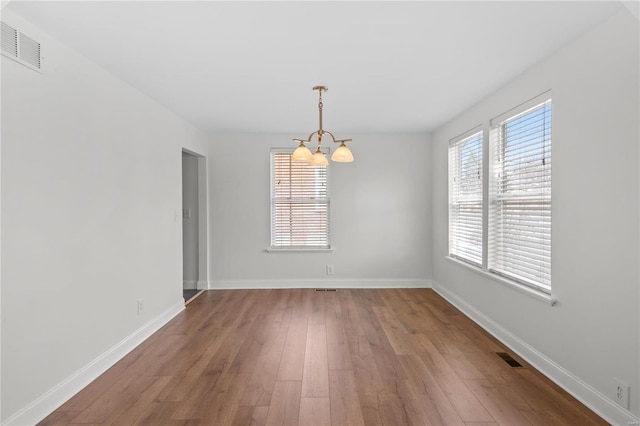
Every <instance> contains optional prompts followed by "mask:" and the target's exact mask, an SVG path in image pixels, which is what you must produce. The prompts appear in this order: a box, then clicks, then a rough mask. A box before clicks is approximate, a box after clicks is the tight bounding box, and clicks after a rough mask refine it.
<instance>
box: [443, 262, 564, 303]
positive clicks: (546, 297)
mask: <svg viewBox="0 0 640 426" xmlns="http://www.w3.org/2000/svg"><path fill="white" fill-rule="evenodd" d="M445 259H447V260H448V261H449V262H451V263H454V264H456V265H459V266H462V267H463V268H466V269H468V270H470V271H472V272H475V273H476V274H478V275H481V276H483V277H485V278H489V279H490V280H493V281H496V282H498V283H500V284H502V285H504V286H507V287H509V288H512V289H514V290H517V291H519V292H520V293H524V294H526V295H528V296H531V297H533V298H534V299H537V300H540V301H542V302H545V303H547V304H548V305H550V306H554V305H555V304H556V303H557V300H556V298H555V297H553V296H552V295H550V294H547V293H544V292H542V291H540V290H536V289H534V288H531V287H529V286H526V285H524V284H520V283H518V282H516V281H511V280H509V279H507V278H504V277H501V276H499V275H496V274H492V273H491V272H487V271H483V270H482V269H480V268H478V267H477V266H474V265H471V264H469V263H467V262H463V261H462V260H458V259H456V258H454V257H451V256H445Z"/></svg>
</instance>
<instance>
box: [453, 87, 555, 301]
mask: <svg viewBox="0 0 640 426" xmlns="http://www.w3.org/2000/svg"><path fill="white" fill-rule="evenodd" d="M548 101H549V102H551V105H552V108H553V96H552V92H551V90H547V91H545V92H543V93H540V94H539V95H537V96H534V97H533V98H531V99H529V100H527V101H525V102H523V103H521V104H520V105H517V106H515V107H513V108H510V109H509V110H507V111H505V112H503V113H501V114H499V115H497V116H495V117H493V118H491V119H486V120H484V121H483V122H482V124H480V125H477V126H475V127H473V128H471V129H469V130H467V131H466V132H464V133H461V134H460V135H458V136H456V137H454V138H452V139H450V140H449V142H448V145H447V164H448V162H449V147H450V145H451V143H452V142H454V141H460V140H463V139H465V138H468V137H469V136H471V135H474V134H476V133H478V132H482V140H483V148H482V155H483V162H482V163H483V169H482V173H483V180H482V185H483V188H482V194H483V195H482V205H483V213H482V217H483V226H482V232H483V236H482V241H483V249H482V265H479V264H477V263H475V262H471V261H469V260H467V259H464V258H460V257H457V256H455V255H451V253H450V246H449V238H448V236H449V232H450V226H451V223H449V212H447V221H448V224H447V254H446V255H445V256H444V257H445V259H446V260H447V261H449V262H451V263H452V264H455V265H458V266H462V267H464V268H466V269H469V270H471V271H473V272H475V273H477V274H479V275H481V276H483V277H485V278H489V279H491V280H492V281H495V282H498V283H500V284H502V285H505V286H507V287H510V288H513V289H515V290H517V291H519V292H521V293H524V294H526V295H529V296H532V297H534V298H535V299H537V300H540V301H543V302H545V303H548V304H549V305H550V306H554V305H555V304H556V303H557V299H556V298H555V297H554V295H553V287H551V289H550V290H549V289H546V288H544V287H539V286H537V285H535V284H534V283H528V282H521V281H519V280H517V279H513V278H511V277H508V276H505V275H502V274H500V273H499V272H496V271H493V270H491V268H490V264H489V251H490V250H491V247H490V246H489V238H490V235H489V234H490V232H491V229H490V228H489V226H490V224H489V214H490V211H489V210H490V203H491V199H490V197H491V193H490V185H493V183H492V179H493V178H492V174H491V173H492V171H493V167H494V165H493V159H492V158H491V149H493V147H492V144H493V143H494V141H493V140H492V137H493V134H492V132H493V129H494V127H496V126H498V125H499V124H501V123H503V122H504V121H506V120H508V119H510V118H512V117H515V116H518V115H519V114H523V113H525V112H526V111H527V110H529V109H532V108H534V107H536V106H538V105H540V104H543V103H545V102H548ZM552 120H553V117H552ZM551 145H552V148H551V149H552V150H553V134H552V136H551ZM551 173H552V174H553V170H552V171H551ZM450 179H451V177H450V176H449V169H448V168H447V189H448V192H447V194H448V200H449V199H450V198H449V197H450V194H449V189H450V185H451V182H450ZM551 185H552V186H553V182H552V183H551ZM550 200H551V201H552V196H551V197H550ZM447 208H449V205H448V206H447ZM551 209H553V204H551ZM551 226H553V224H551Z"/></svg>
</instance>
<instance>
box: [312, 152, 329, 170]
mask: <svg viewBox="0 0 640 426" xmlns="http://www.w3.org/2000/svg"><path fill="white" fill-rule="evenodd" d="M309 164H310V165H312V166H328V165H329V160H327V157H326V155H324V154H323V153H322V152H321V151H320V148H318V150H317V151H316V152H315V154H313V156H312V157H311V161H310V162H309Z"/></svg>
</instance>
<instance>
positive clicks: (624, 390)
mask: <svg viewBox="0 0 640 426" xmlns="http://www.w3.org/2000/svg"><path fill="white" fill-rule="evenodd" d="M613 385H614V388H613V389H614V392H613V400H614V401H615V402H617V403H618V404H619V405H621V406H622V407H623V408H626V409H627V410H628V409H629V385H627V384H625V383H622V382H621V381H620V380H618V379H615V378H614V379H613Z"/></svg>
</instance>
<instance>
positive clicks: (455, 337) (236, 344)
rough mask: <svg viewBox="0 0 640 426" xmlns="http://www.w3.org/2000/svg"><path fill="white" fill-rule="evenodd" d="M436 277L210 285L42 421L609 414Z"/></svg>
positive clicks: (465, 421)
mask: <svg viewBox="0 0 640 426" xmlns="http://www.w3.org/2000/svg"><path fill="white" fill-rule="evenodd" d="M496 352H507V353H510V351H509V350H508V349H507V348H506V347H504V346H503V345H502V344H500V343H499V342H497V341H496V340H495V339H494V338H492V337H491V336H490V335H488V334H487V333H485V332H484V331H483V330H482V329H481V328H480V327H478V326H477V325H476V324H475V323H473V322H472V321H471V320H469V319H468V318H467V317H465V316H464V315H463V314H461V313H460V312H459V311H457V310H456V309H455V308H454V307H453V306H451V305H450V304H449V303H447V302H446V301H445V300H444V299H442V298H441V297H440V296H438V295H437V294H436V293H435V292H433V291H432V290H428V289H388V290H386V289H385V290H338V291H337V292H324V291H323V292H316V291H314V290H311V289H291V290H233V291H208V292H205V293H204V294H202V295H201V296H200V297H198V298H197V299H195V300H194V301H193V302H192V303H191V304H190V305H189V306H188V308H187V310H186V311H184V312H183V313H181V314H180V315H179V316H177V317H176V318H175V319H173V320H172V321H171V322H170V323H169V324H167V325H166V326H165V327H163V328H162V329H161V330H160V331H158V332H157V333H156V334H154V335H153V336H152V337H151V338H149V339H148V340H147V341H145V342H144V343H142V344H141V345H140V346H139V347H137V348H136V349H135V350H134V351H133V352H131V353H130V354H129V355H127V356H126V357H125V358H123V359H122V360H121V361H120V362H118V363H117V364H116V365H115V366H113V367H112V368H111V369H109V370H108V371H107V372H106V373H104V374H103V375H102V376H100V377H99V378H98V379H96V380H95V381H94V382H93V383H92V384H90V385H89V386H88V387H87V388H85V389H84V390H82V391H81V392H79V393H78V394H77V395H76V396H74V397H73V398H72V399H71V400H69V401H68V402H67V403H65V404H64V405H63V406H61V407H60V408H59V409H58V410H56V411H55V412H54V413H52V414H51V415H50V416H49V417H47V418H46V419H45V420H43V421H42V422H41V423H40V424H41V425H66V424H77V423H84V424H118V425H134V424H146V425H330V424H331V425H466V426H471V425H485V426H489V425H509V426H514V425H606V424H607V423H606V422H604V421H603V420H602V419H600V418H599V417H598V416H596V415H595V414H594V413H593V412H591V411H590V410H589V409H587V408H586V407H585V406H583V405H582V404H580V403H579V402H578V401H577V400H575V399H574V398H573V397H571V396H570V395H569V394H567V393H566V392H564V391H563V390H562V389H560V388H559V387H558V386H556V385H555V384H553V383H552V382H550V381H549V380H547V379H546V378H545V377H544V376H542V375H541V374H540V373H538V372H537V371H535V370H534V369H533V368H532V367H530V366H529V365H527V364H526V363H525V362H524V361H523V360H521V359H519V358H518V357H516V356H515V355H514V354H512V353H511V355H512V356H513V357H514V358H515V359H516V360H517V361H518V362H520V364H522V365H523V368H511V367H510V366H509V365H508V364H507V363H506V362H505V361H504V360H503V359H501V358H500V357H499V356H497V355H496Z"/></svg>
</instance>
